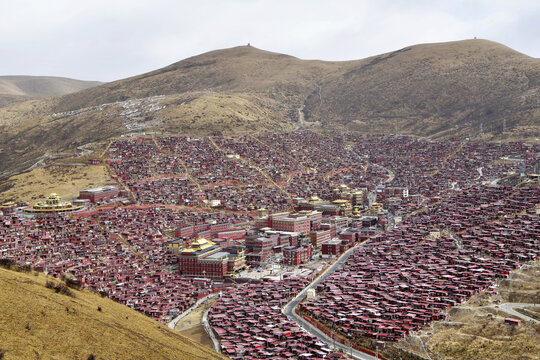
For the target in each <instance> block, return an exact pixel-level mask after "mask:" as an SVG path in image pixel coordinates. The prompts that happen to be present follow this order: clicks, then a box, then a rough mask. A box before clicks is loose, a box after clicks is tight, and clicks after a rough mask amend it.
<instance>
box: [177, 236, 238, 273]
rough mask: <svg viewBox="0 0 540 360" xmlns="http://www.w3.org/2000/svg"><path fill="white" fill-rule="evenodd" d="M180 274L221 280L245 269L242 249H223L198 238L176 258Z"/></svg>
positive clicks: (211, 242)
mask: <svg viewBox="0 0 540 360" xmlns="http://www.w3.org/2000/svg"><path fill="white" fill-rule="evenodd" d="M178 266H179V271H180V274H182V275H185V276H197V277H200V276H203V277H207V278H210V279H215V280H223V279H224V278H225V277H227V276H234V274H235V272H237V271H239V270H241V269H243V268H245V266H246V256H245V253H244V249H243V248H241V247H238V246H231V247H230V248H223V247H221V246H220V245H218V244H216V243H215V242H213V241H209V240H206V239H204V238H200V239H197V240H194V241H193V242H191V244H190V245H189V247H187V248H185V249H183V250H182V251H181V252H180V254H179V256H178Z"/></svg>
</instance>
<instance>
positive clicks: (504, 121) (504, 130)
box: [503, 119, 506, 133]
mask: <svg viewBox="0 0 540 360" xmlns="http://www.w3.org/2000/svg"><path fill="white" fill-rule="evenodd" d="M505 132H506V119H503V133H505Z"/></svg>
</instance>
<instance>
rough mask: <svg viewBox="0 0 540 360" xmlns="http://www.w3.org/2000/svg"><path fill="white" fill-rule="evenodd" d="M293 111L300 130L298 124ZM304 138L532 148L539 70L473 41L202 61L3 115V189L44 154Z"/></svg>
mask: <svg viewBox="0 0 540 360" xmlns="http://www.w3.org/2000/svg"><path fill="white" fill-rule="evenodd" d="M300 109H303V114H304V115H305V116H304V117H303V118H305V121H304V122H301V121H298V119H299V118H300V119H301V118H302V116H299V110H300ZM302 126H310V127H312V128H315V129H320V130H323V131H324V130H343V131H361V132H367V133H405V134H414V135H419V136H429V137H433V138H444V137H451V136H467V137H479V138H481V139H491V140H494V139H504V138H527V139H535V138H538V137H540V60H539V59H535V58H531V57H529V56H526V55H524V54H521V53H518V52H516V51H514V50H512V49H510V48H508V47H506V46H504V45H501V44H498V43H495V42H491V41H487V40H476V39H475V40H465V41H457V42H449V43H439V44H424V45H415V46H410V47H407V48H404V49H401V50H398V51H394V52H391V53H387V54H382V55H379V56H375V57H371V58H367V59H363V60H357V61H344V62H327V61H319V60H301V59H298V58H295V57H292V56H288V55H283V54H277V53H272V52H268V51H263V50H260V49H257V48H254V47H251V46H239V47H234V48H230V49H224V50H216V51H211V52H208V53H205V54H201V55H198V56H194V57H191V58H188V59H185V60H182V61H180V62H177V63H174V64H172V65H169V66H167V67H164V68H162V69H159V70H156V71H152V72H149V73H146V74H142V75H138V76H134V77H131V78H128V79H123V80H119V81H115V82H111V83H107V84H103V85H101V86H97V87H92V88H89V89H86V90H82V91H79V92H75V93H72V94H67V95H63V96H57V97H52V98H46V99H39V100H33V101H26V102H22V103H18V104H14V105H11V106H7V107H3V108H0V134H2V136H0V178H1V177H9V176H10V175H12V174H14V173H15V172H18V171H19V172H20V171H23V170H25V169H28V167H30V166H31V165H32V164H34V163H35V162H36V161H38V160H39V159H42V158H43V157H46V156H48V155H50V154H54V153H57V152H63V151H73V150H74V148H75V147H76V146H80V145H83V144H87V143H92V142H96V141H103V140H106V139H108V138H110V137H111V136H116V135H120V134H123V133H129V132H134V131H164V132H180V133H184V134H204V133H210V132H213V131H216V130H219V131H225V132H231V133H238V132H257V131H267V130H273V131H277V130H280V131H287V130H291V129H294V128H297V127H302ZM503 130H504V132H503ZM482 133H483V134H482Z"/></svg>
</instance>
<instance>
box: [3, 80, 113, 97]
mask: <svg viewBox="0 0 540 360" xmlns="http://www.w3.org/2000/svg"><path fill="white" fill-rule="evenodd" d="M101 84H103V83H102V82H99V81H82V80H75V79H68V78H62V77H54V76H0V95H14V96H53V95H64V94H69V93H73V92H77V91H81V90H84V89H88V88H90V87H94V86H98V85H101Z"/></svg>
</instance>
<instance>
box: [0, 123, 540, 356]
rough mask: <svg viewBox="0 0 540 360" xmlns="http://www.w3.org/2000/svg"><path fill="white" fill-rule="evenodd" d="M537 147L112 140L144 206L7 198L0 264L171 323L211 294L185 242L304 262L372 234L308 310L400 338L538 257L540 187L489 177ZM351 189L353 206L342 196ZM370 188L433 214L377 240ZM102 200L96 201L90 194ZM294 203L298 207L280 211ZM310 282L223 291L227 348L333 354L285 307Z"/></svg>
mask: <svg viewBox="0 0 540 360" xmlns="http://www.w3.org/2000/svg"><path fill="white" fill-rule="evenodd" d="M539 154H540V146H538V145H534V146H530V145H525V144H523V143H518V142H510V143H470V142H460V141H447V142H433V141H429V140H425V139H416V138H413V137H408V136H397V135H380V136H367V135H366V136H362V135H340V134H333V135H321V134H317V133H314V132H311V131H297V132H293V133H288V134H262V135H258V136H257V137H251V136H233V137H220V136H213V137H206V138H195V137H188V136H177V137H176V136H169V137H155V138H154V137H141V138H125V139H121V140H117V141H114V142H113V144H112V145H111V147H110V149H109V153H108V158H107V164H108V165H109V166H110V168H111V170H112V171H113V173H114V174H115V175H114V177H116V178H117V179H118V180H119V181H120V182H121V185H125V186H126V187H127V188H128V189H129V190H130V192H131V193H132V194H133V195H134V197H135V198H136V199H137V201H138V203H139V204H140V205H137V206H135V205H132V206H128V207H119V208H116V209H102V210H96V211H95V212H94V213H92V214H91V215H92V216H89V215H88V216H85V215H80V214H79V215H71V216H67V215H55V216H44V217H36V218H32V219H25V218H22V217H19V216H18V215H16V214H15V210H13V211H11V210H9V209H10V208H9V207H5V208H4V209H5V212H6V213H5V214H4V215H1V216H0V258H9V259H12V260H15V261H17V262H18V263H20V264H26V263H28V264H32V265H33V266H34V267H36V268H41V269H43V270H44V271H46V272H48V273H50V274H51V275H53V276H62V275H65V274H71V276H73V277H75V278H76V279H78V280H80V281H81V282H83V283H85V284H86V285H87V286H90V287H92V288H94V289H96V290H98V291H101V292H102V293H103V294H105V295H107V296H109V297H110V298H112V299H114V300H116V301H118V302H121V303H123V304H126V305H127V306H130V307H132V308H134V309H137V310H139V311H142V312H144V313H145V314H148V315H149V316H152V317H154V318H156V319H159V320H162V321H166V320H168V319H170V318H171V317H173V316H175V315H177V314H178V313H180V312H182V311H184V310H186V309H187V308H189V307H190V306H191V305H192V304H194V302H195V301H196V300H197V298H198V297H200V296H201V291H202V292H204V290H201V289H200V288H199V287H197V286H195V285H194V282H193V280H192V279H188V278H187V277H184V276H182V275H180V274H179V273H178V270H177V269H176V266H177V264H178V253H179V251H180V250H181V249H182V247H183V246H185V245H186V244H188V243H189V241H190V240H193V239H197V238H203V237H205V238H207V239H208V240H211V241H212V243H213V245H211V246H210V247H209V248H212V246H215V249H218V250H220V251H217V250H216V251H217V252H215V254H214V253H211V254H209V256H208V257H207V258H206V260H207V261H208V262H211V261H214V262H216V261H221V263H220V264H221V265H222V266H223V267H225V265H224V264H225V263H226V262H227V264H226V265H227V269H226V270H227V272H229V270H230V269H229V268H228V267H229V265H230V264H232V267H233V270H234V269H235V266H237V265H238V264H237V262H235V261H230V260H231V259H230V258H228V260H227V261H226V260H225V256H226V255H225V252H224V251H221V249H222V248H225V247H230V248H231V250H230V252H229V255H230V254H232V253H234V251H236V250H238V253H237V255H238V256H237V257H238V258H242V259H243V255H242V254H243V251H244V248H245V250H246V253H245V261H246V263H248V264H250V265H257V264H264V263H265V262H266V261H268V259H270V258H271V257H272V255H273V254H275V253H277V252H283V258H284V262H285V263H286V264H291V265H299V264H301V263H303V262H306V261H309V260H310V259H311V258H312V251H313V250H314V249H317V248H321V249H322V252H323V254H325V255H331V256H337V255H339V254H341V253H342V252H344V251H345V250H346V249H348V248H350V247H351V246H353V244H354V243H356V242H358V241H362V240H365V239H367V238H368V237H370V236H371V240H370V241H369V242H367V243H366V244H364V245H362V246H360V247H359V248H358V249H357V250H356V251H355V253H354V255H352V256H351V258H350V259H349V260H348V261H347V262H346V263H345V264H344V265H343V266H342V268H341V269H340V270H339V271H337V272H335V273H334V274H333V275H331V276H330V277H329V278H328V279H327V280H326V281H325V282H324V283H323V284H321V285H320V286H319V288H318V289H317V290H318V296H317V297H315V298H314V299H313V300H310V301H308V302H306V303H304V304H302V305H301V311H303V312H304V313H305V314H308V315H309V316H310V317H313V318H314V319H316V320H318V321H319V322H320V323H322V324H325V325H327V326H329V327H331V326H335V327H336V328H337V330H338V331H339V332H340V333H341V334H342V335H345V336H347V337H349V338H352V339H354V338H356V337H360V336H361V337H372V338H375V339H378V340H386V341H393V340H398V339H399V338H401V337H403V336H406V335H407V334H409V333H411V332H414V331H416V330H417V329H419V328H420V327H422V326H428V325H429V324H430V322H431V321H433V320H437V319H442V318H444V317H445V314H446V311H447V309H448V307H449V306H452V305H455V304H457V303H460V302H462V301H464V300H466V299H467V298H469V297H470V296H472V295H473V294H475V293H477V292H479V291H482V290H483V289H485V288H486V287H488V286H490V285H492V284H493V282H494V279H496V278H499V277H504V276H506V275H508V273H509V272H510V271H511V270H513V269H515V268H516V267H518V266H519V265H520V264H521V263H523V262H526V261H529V260H531V259H535V258H537V257H538V256H539V255H540V254H539V248H540V244H539V237H540V228H539V226H540V225H539V223H540V221H539V218H538V215H537V214H536V212H535V211H531V209H532V208H534V207H535V206H538V204H539V203H540V193H539V189H538V187H536V188H535V187H531V188H523V189H516V188H511V187H508V186H487V185H485V184H487V183H489V182H492V181H493V180H494V179H495V178H502V177H504V176H505V175H507V174H508V173H509V172H517V173H520V172H523V171H525V170H526V169H531V168H532V167H533V165H534V164H535V162H538V160H539V158H538V157H539ZM342 184H343V185H342ZM481 184H484V185H481ZM345 185H346V186H345ZM340 186H343V188H341V187H340ZM345 188H347V189H348V190H347V191H349V190H350V197H349V198H346V201H345V202H346V203H347V202H348V201H349V200H350V204H344V203H343V202H341V203H340V202H339V201H343V200H344V199H345V198H342V197H340V196H341V195H340V191H341V190H342V189H345ZM340 189H341V190H340ZM360 189H361V190H360ZM115 191H116V190H115ZM370 192H371V193H370ZM368 193H370V195H371V196H374V197H375V198H372V199H371V200H372V201H373V200H376V201H377V202H379V203H382V204H383V205H384V208H385V209H387V210H390V211H391V212H392V213H394V214H396V215H401V214H407V213H410V212H411V211H413V210H416V209H420V208H422V207H424V206H427V210H425V211H423V212H421V213H419V214H418V215H415V216H411V217H409V218H407V219H406V220H405V221H404V222H403V223H401V224H400V225H398V227H396V228H395V229H394V230H392V231H390V232H387V233H384V234H382V235H376V231H377V230H376V226H377V224H379V225H380V224H383V225H386V223H387V221H388V217H387V215H388V213H385V214H386V215H385V216H386V217H385V216H381V214H382V213H381V212H376V211H375V212H373V213H370V216H363V217H360V216H358V213H357V212H356V215H353V208H352V207H354V206H356V205H361V206H359V207H362V206H363V207H367V202H368ZM96 194H98V192H92V191H90V192H88V194H87V195H88V197H91V196H93V197H94V200H96ZM104 194H105V192H104ZM107 194H108V192H107ZM314 195H317V196H318V197H317V196H314ZM98 197H99V196H98ZM356 197H357V198H356ZM97 200H98V201H99V199H97ZM336 200H337V201H338V202H337V203H335V201H336ZM332 201H334V202H332ZM302 204H303V205H302ZM340 204H341V205H340ZM342 205H343V206H344V209H345V208H346V209H347V216H344V214H342V213H341V212H340V211H339V209H340V206H342ZM345 205H347V206H345ZM349 205H350V206H349ZM302 206H304V207H305V208H303V207H302ZM210 208H214V209H210ZM216 208H217V209H216ZM262 208H264V209H266V210H267V213H270V214H272V213H274V215H270V216H263V215H261V216H260V217H258V218H256V219H253V216H254V215H255V213H254V212H252V210H256V209H262ZM290 208H296V210H300V211H299V212H298V213H296V214H290V213H288V212H287V213H285V212H282V213H281V215H279V214H277V215H276V214H275V213H276V212H278V211H282V210H286V209H290ZM179 209H182V210H185V209H189V210H190V211H179ZM332 209H334V210H335V209H338V210H336V211H334V210H332ZM8 210H9V211H8ZM301 210H304V211H303V212H302V211H301ZM314 210H317V211H314ZM356 211H358V209H356ZM370 211H371V210H370ZM343 212H345V211H343ZM261 214H262V210H261ZM309 214H311V215H309ZM323 214H324V216H323ZM509 214H515V216H509ZM312 215H313V216H312ZM310 216H311V217H310ZM349 216H350V217H349ZM353 217H354V221H352V219H353ZM248 220H254V222H255V224H254V228H253V229H252V231H250V230H249V229H248V231H246V230H244V229H239V228H234V227H231V225H232V224H238V223H245V222H246V221H248ZM264 228H267V229H264ZM170 234H174V235H175V237H176V239H171V237H170ZM303 235H304V236H303ZM204 246H205V245H204V244H203V241H201V243H200V247H201V249H202V248H203V247H204ZM235 246H240V247H239V248H238V249H237V248H236V247H235ZM233 248H234V249H233ZM171 249H176V251H171ZM205 249H206V248H205ZM212 249H213V248H212ZM202 250H204V249H202ZM180 252H181V251H180ZM194 252H195V251H194ZM196 255H197V254H196ZM229 255H227V256H229ZM210 256H213V258H210ZM233 260H234V259H233ZM238 262H239V261H238ZM197 266H198V267H197V269H199V264H198V263H197ZM190 274H191V273H190ZM191 275H194V276H195V275H196V274H191ZM310 276H313V274H312V275H310ZM216 279H217V277H216ZM308 281H310V278H309V276H308V277H305V278H295V279H286V280H283V281H279V282H274V281H263V282H258V283H250V284H247V285H243V286H240V287H238V288H233V289H230V290H228V291H227V292H225V293H224V296H223V297H222V298H221V300H220V301H219V302H218V303H217V305H216V306H214V307H213V308H212V309H211V311H210V321H211V325H212V327H213V328H214V331H215V332H216V334H217V336H218V338H219V339H220V341H221V347H222V349H223V352H224V353H225V354H226V355H229V356H232V357H243V358H246V359H260V358H272V359H278V358H310V359H317V358H325V359H332V358H339V356H340V354H336V353H332V352H331V351H330V350H329V349H327V348H326V346H325V345H324V344H322V343H320V342H318V341H317V339H315V338H314V337H312V336H310V335H307V334H305V333H304V332H302V331H301V330H299V329H298V328H297V327H296V325H295V324H293V323H290V322H288V321H287V320H286V319H285V318H284V317H283V316H282V315H281V311H280V308H281V306H282V305H283V304H284V303H285V302H287V301H288V299H289V298H290V296H292V295H294V294H295V293H296V292H298V290H300V289H301V288H302V287H303V286H304V285H305V284H306V283H307V282H308ZM206 290H208V289H206ZM204 293H205V294H206V292H204Z"/></svg>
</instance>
